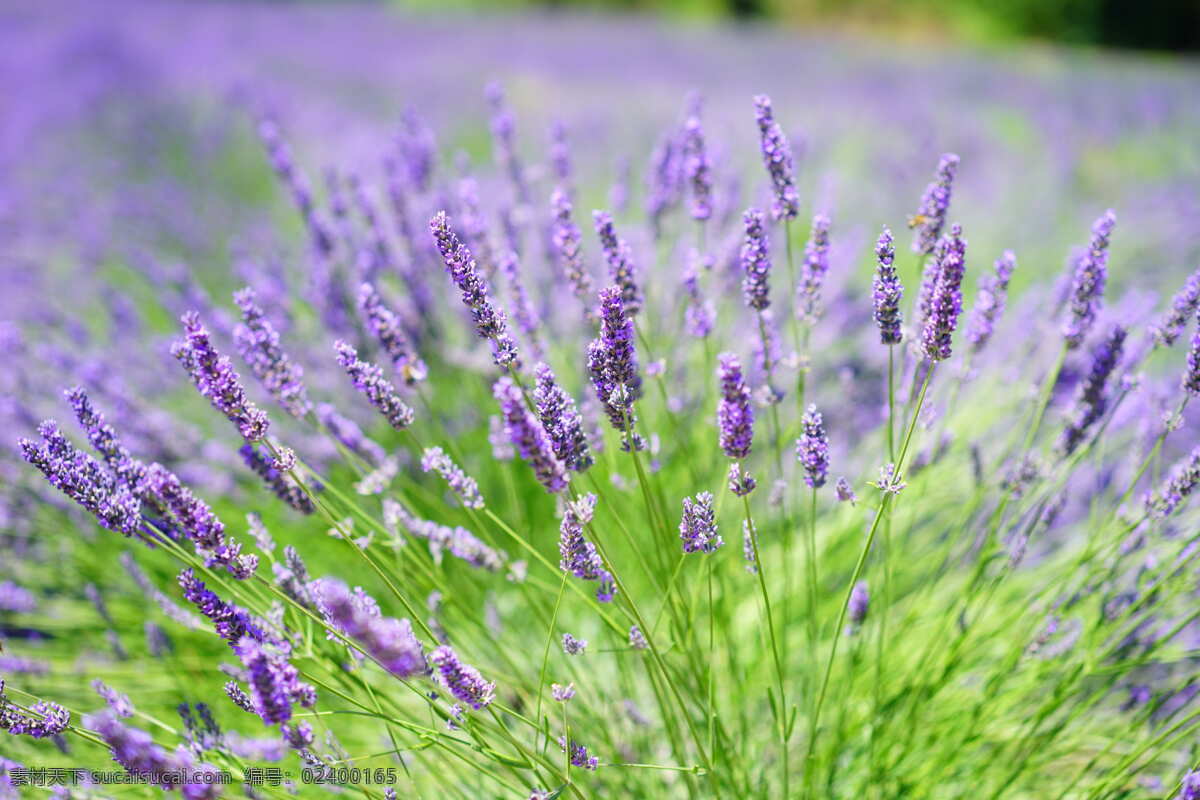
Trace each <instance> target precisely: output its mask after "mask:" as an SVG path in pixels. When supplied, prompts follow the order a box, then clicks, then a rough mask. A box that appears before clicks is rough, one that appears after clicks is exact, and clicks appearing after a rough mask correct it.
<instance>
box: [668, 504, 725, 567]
mask: <svg viewBox="0 0 1200 800" xmlns="http://www.w3.org/2000/svg"><path fill="white" fill-rule="evenodd" d="M679 538H680V539H681V540H682V541H683V552H685V553H712V552H715V551H716V550H718V549H720V548H721V547H722V546H723V545H724V544H725V542H724V541H723V540H722V539H721V536H720V535H719V534H718V533H717V521H716V517H715V512H714V510H713V496H712V493H711V492H700V494H698V495H696V497H695V498H694V499H693V498H691V497H685V498H683V518H682V519H681V520H680V522H679Z"/></svg>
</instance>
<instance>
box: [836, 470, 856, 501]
mask: <svg viewBox="0 0 1200 800" xmlns="http://www.w3.org/2000/svg"><path fill="white" fill-rule="evenodd" d="M833 488H834V491H835V492H836V493H837V499H838V502H839V503H849V504H850V505H854V504H855V503H857V502H858V495H856V494H855V493H854V488H853V487H851V486H850V481H848V480H846V478H845V477H844V476H843V477H841V478H838V479H837V483H836V484H835V485H834V487H833Z"/></svg>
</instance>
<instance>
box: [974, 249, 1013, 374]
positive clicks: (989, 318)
mask: <svg viewBox="0 0 1200 800" xmlns="http://www.w3.org/2000/svg"><path fill="white" fill-rule="evenodd" d="M995 267H996V271H995V274H993V275H985V276H984V277H983V280H981V281H980V282H979V295H978V296H977V297H976V298H975V306H974V308H972V309H971V316H970V318H969V319H968V320H967V334H966V335H967V341H968V342H970V343H971V349H972V350H973V351H974V352H976V353H978V352H979V351H980V350H982V349H983V348H984V346H985V345H986V344H987V343H988V340H989V339H991V338H992V332H993V331H994V330H995V328H996V321H997V320H999V319H1000V315H1001V314H1003V313H1004V303H1005V300H1006V298H1007V297H1008V282H1009V280H1011V279H1012V274H1013V270H1014V269H1016V267H1017V257H1016V255H1014V254H1013V251H1012V250H1005V251H1004V253H1003V254H1002V255H1001V256H1000V258H998V259H996V265H995Z"/></svg>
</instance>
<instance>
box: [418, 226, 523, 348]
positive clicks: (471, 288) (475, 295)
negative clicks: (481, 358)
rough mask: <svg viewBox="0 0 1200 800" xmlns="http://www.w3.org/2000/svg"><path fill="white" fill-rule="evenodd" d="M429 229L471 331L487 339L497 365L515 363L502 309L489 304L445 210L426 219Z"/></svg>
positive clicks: (480, 278)
mask: <svg viewBox="0 0 1200 800" xmlns="http://www.w3.org/2000/svg"><path fill="white" fill-rule="evenodd" d="M429 229H430V231H431V232H432V233H433V238H434V241H435V242H436V243H437V247H438V251H439V252H440V253H441V254H442V261H443V262H444V263H445V265H446V274H448V275H449V276H450V278H451V280H453V281H454V284H455V285H456V286H457V287H458V289H459V291H460V292H462V301H463V305H465V306H466V307H467V308H469V309H470V310H471V318H472V319H473V320H474V322H475V331H476V333H478V334H479V336H480V338H483V339H487V340H488V341H490V342H491V344H492V357H493V359H494V360H495V362H496V364H497V365H498V366H500V367H509V366H515V365H516V364H517V346H516V344H515V343H514V342H513V340H512V338H511V337H510V336H509V335H508V326H507V324H506V322H505V319H504V312H503V311H500V310H498V309H496V308H495V307H494V306H493V305H492V300H491V298H490V297H489V296H488V286H487V281H486V280H484V278H483V276H482V275H480V274H479V271H478V270H477V269H476V266H475V259H474V257H472V255H471V251H470V250H468V249H467V247H466V245H464V244H463V243H462V242H460V241H459V239H458V235H457V234H456V233H454V231H452V230H451V229H450V221H449V218H448V217H447V216H446V212H445V211H439V212H438V213H437V214H436V215H434V217H433V219H431V220H430V221H429Z"/></svg>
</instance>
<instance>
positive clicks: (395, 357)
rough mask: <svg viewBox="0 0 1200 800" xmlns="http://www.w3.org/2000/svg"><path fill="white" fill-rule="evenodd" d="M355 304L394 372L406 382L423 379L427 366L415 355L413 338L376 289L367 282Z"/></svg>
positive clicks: (427, 372) (410, 383)
mask: <svg viewBox="0 0 1200 800" xmlns="http://www.w3.org/2000/svg"><path fill="white" fill-rule="evenodd" d="M358 307H359V308H360V309H361V310H362V313H363V316H365V317H366V321H367V324H368V325H369V326H370V328H371V331H372V332H373V333H374V334H375V338H376V339H378V340H379V344H380V345H381V346H382V347H383V351H384V352H385V353H387V356H388V358H390V359H391V361H392V366H393V367H394V368H395V370H396V374H397V375H399V376H400V377H401V379H402V380H403V381H404V382H405V383H406V384H408V385H410V386H411V385H412V384H414V383H419V382H421V381H423V380H425V377H426V375H428V374H429V369H428V368H427V367H426V366H425V362H424V361H422V360H421V358H420V356H418V355H417V350H416V348H415V347H414V346H413V343H412V340H410V339H409V337H408V334H407V333H405V331H404V325H403V323H401V321H400V317H398V316H397V315H396V313H395V312H394V311H392V310H391V309H390V308H388V307H387V306H386V305H384V303H383V298H381V297H380V296H379V292H378V291H376V290H375V287H374V286H372V285H371V284H369V283H364V284H363V285H362V286H360V287H359V290H358Z"/></svg>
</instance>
